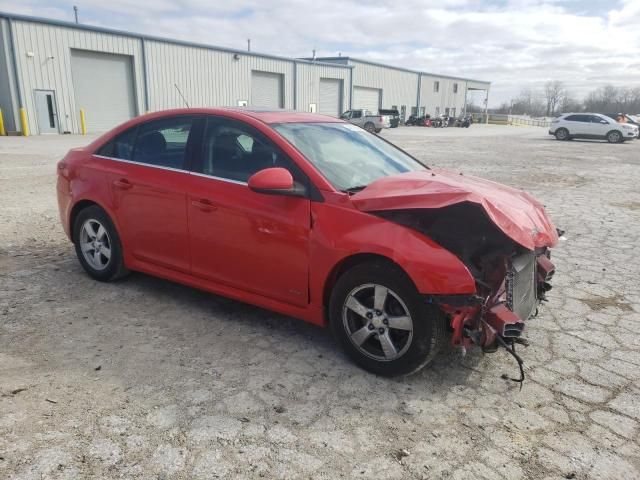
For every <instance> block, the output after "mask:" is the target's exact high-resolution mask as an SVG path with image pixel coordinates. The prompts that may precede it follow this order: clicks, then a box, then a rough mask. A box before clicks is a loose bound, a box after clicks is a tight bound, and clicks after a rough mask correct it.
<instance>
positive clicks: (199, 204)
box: [191, 198, 218, 212]
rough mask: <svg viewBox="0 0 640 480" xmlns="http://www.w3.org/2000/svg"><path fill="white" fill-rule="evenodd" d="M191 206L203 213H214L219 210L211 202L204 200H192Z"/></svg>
mask: <svg viewBox="0 0 640 480" xmlns="http://www.w3.org/2000/svg"><path fill="white" fill-rule="evenodd" d="M191 205H193V206H194V207H196V208H197V209H199V210H202V211H203V212H212V211H214V210H217V209H218V207H217V206H215V205H214V204H213V203H211V201H210V200H207V199H204V198H203V199H200V200H191Z"/></svg>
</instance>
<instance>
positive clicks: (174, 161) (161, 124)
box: [132, 117, 194, 169]
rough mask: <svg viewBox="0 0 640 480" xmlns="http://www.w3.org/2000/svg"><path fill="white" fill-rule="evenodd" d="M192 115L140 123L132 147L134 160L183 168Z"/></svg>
mask: <svg viewBox="0 0 640 480" xmlns="http://www.w3.org/2000/svg"><path fill="white" fill-rule="evenodd" d="M193 121H194V119H193V117H171V118H163V119H161V120H154V121H151V122H147V123H145V124H142V125H140V127H139V128H138V135H137V138H136V142H135V148H134V149H133V158H132V160H133V161H134V162H140V163H146V164H149V165H156V166H159V167H170V168H178V169H182V168H184V161H185V156H186V151H187V143H188V141H189V133H190V132H191V126H192V125H193Z"/></svg>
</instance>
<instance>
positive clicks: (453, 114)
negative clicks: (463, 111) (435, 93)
mask: <svg viewBox="0 0 640 480" xmlns="http://www.w3.org/2000/svg"><path fill="white" fill-rule="evenodd" d="M451 116H452V117H455V116H456V109H455V108H452V109H451Z"/></svg>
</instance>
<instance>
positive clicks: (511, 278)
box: [506, 252, 538, 320]
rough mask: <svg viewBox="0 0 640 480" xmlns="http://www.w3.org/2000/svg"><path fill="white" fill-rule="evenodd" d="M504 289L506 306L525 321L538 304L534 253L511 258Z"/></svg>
mask: <svg viewBox="0 0 640 480" xmlns="http://www.w3.org/2000/svg"><path fill="white" fill-rule="evenodd" d="M506 287H507V306H508V307H509V309H510V310H511V311H512V312H513V313H515V314H516V315H518V316H519V317H520V318H521V319H522V320H527V319H528V318H529V317H530V316H531V315H532V314H533V313H534V311H535V308H536V306H537V304H538V299H537V296H536V255H535V253H534V252H528V253H525V254H523V255H520V256H518V257H515V258H513V260H512V261H511V265H510V267H509V270H508V271H507V279H506Z"/></svg>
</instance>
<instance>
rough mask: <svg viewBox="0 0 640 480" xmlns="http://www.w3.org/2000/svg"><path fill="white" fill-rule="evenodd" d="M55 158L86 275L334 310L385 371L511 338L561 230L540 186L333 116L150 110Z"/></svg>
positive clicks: (358, 356)
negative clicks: (432, 159)
mask: <svg viewBox="0 0 640 480" xmlns="http://www.w3.org/2000/svg"><path fill="white" fill-rule="evenodd" d="M57 172H58V181H57V196H58V205H59V210H60V218H61V221H62V225H63V227H64V230H65V232H66V233H67V235H68V237H69V238H70V240H71V241H72V242H73V244H74V245H75V251H76V254H77V257H78V260H79V262H80V264H81V265H82V267H83V268H84V270H85V271H86V272H87V274H88V275H89V276H90V277H92V278H94V279H96V280H99V281H112V280H116V279H119V278H121V277H123V276H125V275H126V274H127V273H128V272H129V271H130V270H135V271H139V272H144V273H147V274H150V275H155V276H158V277H161V278H165V279H169V280H173V281H176V282H179V283H183V284H185V285H190V286H192V287H196V288H200V289H203V290H206V291H209V292H213V293H216V294H219V295H223V296H227V297H230V298H234V299H236V300H240V301H243V302H247V303H251V304H254V305H258V306H260V307H263V308H267V309H271V310H274V311H276V312H280V313H283V314H285V315H290V316H294V317H298V318H301V319H303V320H306V321H309V322H312V323H314V324H318V325H327V324H328V325H330V326H331V329H332V330H333V333H334V334H335V336H336V338H337V339H338V341H339V343H340V344H341V345H342V347H344V349H345V350H346V352H347V353H348V355H349V356H350V357H351V358H352V359H353V360H354V361H355V362H357V363H358V364H359V365H361V366H362V367H364V368H366V369H368V370H370V371H372V372H375V373H378V374H383V375H396V374H406V373H410V372H413V371H415V370H417V369H419V368H421V367H422V366H424V365H425V364H427V363H428V362H429V361H430V360H431V359H432V358H433V356H434V355H435V354H436V353H437V352H438V350H439V349H440V348H441V347H442V346H443V344H444V343H446V341H447V336H448V335H451V337H450V338H451V341H452V342H453V344H454V345H457V346H463V347H465V348H466V347H470V346H472V345H473V344H476V345H479V346H480V347H482V348H483V349H484V350H485V351H491V350H492V349H495V348H497V346H500V345H502V346H504V347H505V348H507V349H508V350H510V351H511V350H512V349H513V346H514V342H517V341H519V340H520V335H521V333H522V331H523V328H524V322H525V321H526V320H527V319H528V318H529V317H530V316H532V315H533V314H534V312H535V311H536V308H537V306H538V304H539V302H540V300H542V299H543V298H544V294H545V291H546V290H548V288H550V287H549V285H548V282H549V279H550V278H551V276H552V274H553V271H554V267H553V265H552V264H551V262H550V260H549V258H550V249H551V248H552V247H553V246H554V245H555V244H556V242H557V239H558V233H557V231H556V228H555V227H554V226H553V224H552V223H551V221H550V220H549V218H548V216H547V214H546V213H545V210H544V208H543V207H542V205H541V204H540V203H539V202H538V201H536V200H535V199H534V198H533V197H531V196H530V195H528V194H526V193H524V192H522V191H521V190H518V189H514V188H510V187H506V186H502V185H499V184H497V183H494V182H490V181H485V180H482V179H480V178H475V177H472V176H466V175H465V176H462V175H460V174H458V173H454V172H448V171H445V170H432V169H431V168H429V167H428V166H426V165H424V164H423V163H421V162H420V161H418V160H416V159H415V158H413V157H412V156H410V155H409V154H408V153H406V152H404V151H402V150H401V149H399V148H397V147H395V146H394V145H392V144H390V143H388V142H386V141H384V140H382V139H380V138H378V137H377V136H376V135H371V134H370V133H367V132H365V131H364V130H362V129H360V128H357V127H355V126H353V125H351V124H349V123H347V122H343V121H341V120H338V119H335V118H330V117H327V116H323V115H315V114H310V113H300V112H286V111H265V110H261V111H251V110H246V109H233V108H229V109H223V108H216V109H210V108H188V109H176V110H168V111H164V112H155V113H151V114H147V115H142V116H140V117H136V118H135V119H132V120H130V121H128V122H126V123H124V124H123V125H121V126H119V127H117V128H115V129H114V130H112V131H110V132H109V133H106V134H104V135H102V136H100V137H99V138H97V139H96V140H95V141H93V142H92V143H91V144H89V145H88V146H86V147H82V148H74V149H72V150H70V151H69V153H67V155H66V156H65V157H64V159H62V160H61V161H60V162H59V163H58V165H57ZM176 320H177V321H179V319H176ZM212 328H213V327H212ZM449 331H450V332H449ZM512 354H514V355H515V352H513V353H512Z"/></svg>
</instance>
